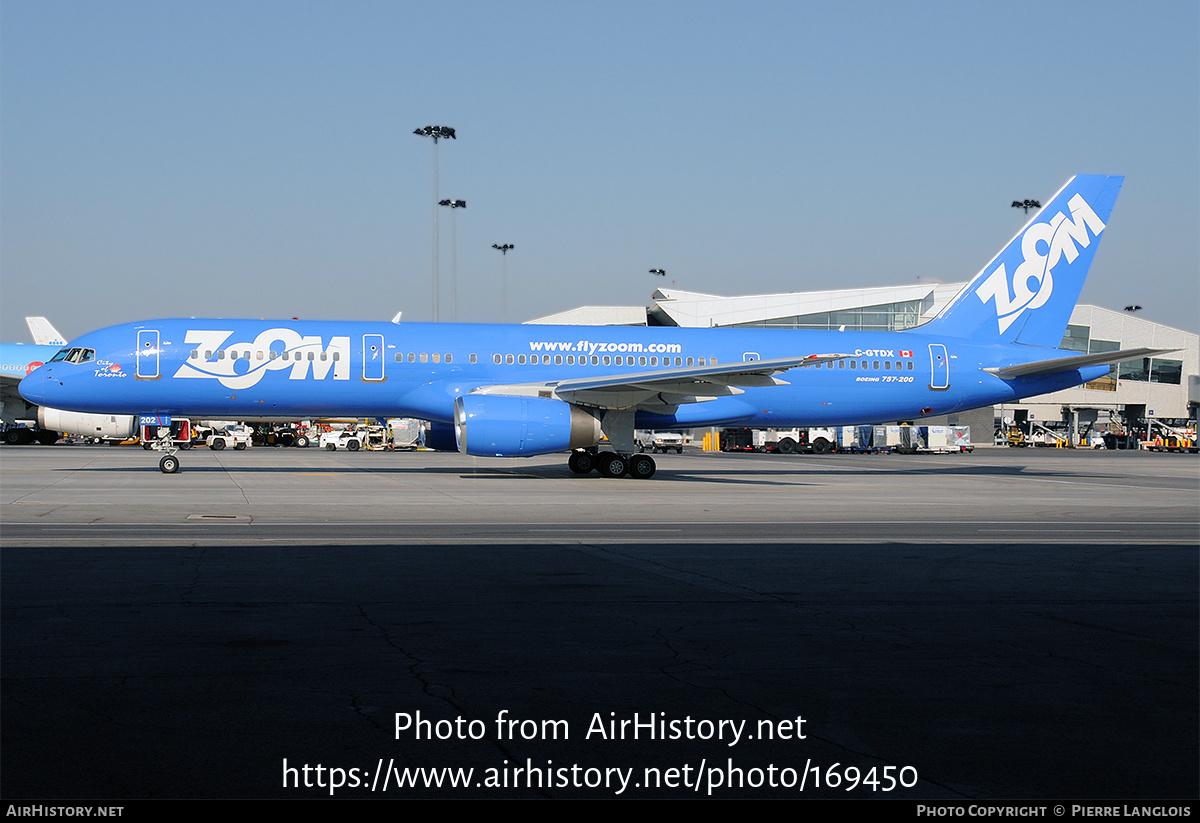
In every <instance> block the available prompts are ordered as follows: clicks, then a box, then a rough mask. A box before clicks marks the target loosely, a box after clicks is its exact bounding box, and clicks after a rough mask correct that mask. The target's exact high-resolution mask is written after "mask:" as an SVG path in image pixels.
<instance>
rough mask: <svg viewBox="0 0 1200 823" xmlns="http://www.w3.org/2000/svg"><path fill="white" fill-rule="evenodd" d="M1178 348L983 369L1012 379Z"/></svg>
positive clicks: (1104, 363)
mask: <svg viewBox="0 0 1200 823" xmlns="http://www.w3.org/2000/svg"><path fill="white" fill-rule="evenodd" d="M1173 351H1179V349H1148V348H1141V349H1122V350H1121V351H1106V352H1096V353H1095V354H1080V355H1076V356H1075V357H1058V358H1055V359H1053V360H1035V361H1034V362H1032V363H1019V364H1017V365H1015V366H1003V367H997V368H991V369H984V371H985V372H987V373H988V374H994V375H996V376H997V377H999V378H1000V379H1001V380H1012V379H1014V378H1017V377H1031V376H1033V375H1036V374H1053V373H1055V372H1062V371H1073V370H1074V369H1082V368H1083V367H1084V366H1112V365H1115V364H1117V363H1124V362H1126V361H1127V360H1140V359H1141V358H1143V357H1155V356H1157V355H1160V354H1166V353H1167V352H1173Z"/></svg>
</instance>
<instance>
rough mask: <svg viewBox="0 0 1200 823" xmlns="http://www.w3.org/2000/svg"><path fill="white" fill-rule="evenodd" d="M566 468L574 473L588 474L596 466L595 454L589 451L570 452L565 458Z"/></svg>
mask: <svg viewBox="0 0 1200 823" xmlns="http://www.w3.org/2000/svg"><path fill="white" fill-rule="evenodd" d="M567 468H569V469H570V470H571V471H573V472H575V474H590V473H591V471H592V469H594V468H597V466H596V455H594V454H592V453H591V452H571V456H570V457H569V458H567Z"/></svg>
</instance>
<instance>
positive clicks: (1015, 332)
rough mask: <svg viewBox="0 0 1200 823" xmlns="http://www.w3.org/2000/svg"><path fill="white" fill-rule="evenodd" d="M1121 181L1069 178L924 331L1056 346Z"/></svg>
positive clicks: (1085, 176)
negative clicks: (1039, 211)
mask: <svg viewBox="0 0 1200 823" xmlns="http://www.w3.org/2000/svg"><path fill="white" fill-rule="evenodd" d="M1123 182H1124V178H1123V177H1119V176H1116V175H1104V174H1082V175H1079V176H1077V177H1072V178H1071V179H1070V180H1068V181H1067V184H1066V185H1065V186H1063V187H1062V188H1061V189H1059V190H1058V193H1057V194H1055V195H1054V197H1052V198H1051V199H1050V200H1048V201H1046V205H1045V207H1044V208H1043V209H1042V211H1041V213H1040V214H1038V215H1036V216H1035V217H1034V218H1033V219H1032V220H1030V221H1029V222H1028V223H1026V224H1025V226H1024V228H1022V229H1021V231H1019V232H1017V236H1016V237H1014V238H1013V239H1012V240H1010V241H1009V242H1008V244H1007V245H1005V247H1004V248H1003V250H1001V252H1000V253H999V254H997V255H996V256H995V257H993V258H992V259H991V261H989V262H988V264H987V265H986V266H984V267H983V268H982V269H981V270H980V271H979V273H978V274H977V275H976V276H975V277H974V278H972V280H971V282H970V283H968V284H967V287H966V288H965V289H963V290H962V291H961V292H959V293H958V295H957V296H956V297H955V298H954V299H953V300H951V301H950V303H949V304H947V305H946V307H945V308H944V309H942V311H941V312H940V313H939V314H938V316H937V317H935V318H934V319H933V320H930V321H929V322H928V323H926V324H925V325H924V326H923V327H922V329H923V331H925V332H927V333H929V334H937V335H949V336H952V337H960V338H970V339H972V340H974V341H975V342H977V343H1022V344H1025V345H1030V346H1044V347H1048V348H1058V346H1059V345H1060V344H1061V343H1062V338H1063V332H1065V331H1066V329H1067V323H1069V322H1070V319H1071V312H1072V311H1074V309H1075V303H1076V301H1077V300H1079V294H1080V292H1081V291H1082V290H1083V281H1084V280H1085V279H1086V278H1087V273H1088V269H1089V268H1090V267H1091V265H1092V259H1093V258H1094V257H1095V256H1096V249H1097V248H1099V245H1100V236H1101V235H1102V234H1103V233H1104V231H1105V226H1106V224H1107V222H1108V219H1109V216H1110V215H1111V214H1112V210H1113V206H1114V205H1115V204H1116V202H1117V195H1118V194H1119V193H1120V191H1121V184H1122V183H1123Z"/></svg>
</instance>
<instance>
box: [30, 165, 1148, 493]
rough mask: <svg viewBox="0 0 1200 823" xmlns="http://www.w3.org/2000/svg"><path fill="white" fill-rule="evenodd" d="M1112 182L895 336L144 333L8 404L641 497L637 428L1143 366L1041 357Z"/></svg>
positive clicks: (1050, 353)
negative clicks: (395, 434) (443, 444)
mask: <svg viewBox="0 0 1200 823" xmlns="http://www.w3.org/2000/svg"><path fill="white" fill-rule="evenodd" d="M1121 182H1122V178H1120V177H1109V176H1103V175H1089V176H1079V177H1075V178H1072V179H1071V180H1070V181H1069V182H1068V183H1067V184H1066V185H1065V186H1064V187H1063V188H1062V190H1060V191H1059V192H1058V194H1056V195H1055V196H1054V197H1053V198H1052V199H1051V200H1050V201H1049V202H1048V203H1047V204H1046V206H1045V208H1043V209H1042V210H1041V212H1039V213H1038V214H1037V215H1035V216H1034V217H1033V219H1031V220H1030V221H1029V222H1028V223H1027V224H1026V225H1025V226H1024V228H1022V229H1021V231H1020V232H1018V234H1017V236H1016V237H1015V238H1013V240H1012V241H1011V242H1010V243H1009V244H1008V245H1007V246H1005V247H1004V249H1003V251H1001V252H1000V253H999V254H998V255H997V256H996V257H995V258H994V259H993V260H992V261H991V262H989V263H988V264H987V265H986V266H985V267H984V268H983V270H982V271H981V272H980V273H979V274H978V275H977V276H976V277H975V278H974V279H973V280H972V281H971V282H970V283H969V284H968V285H967V286H966V287H965V288H964V289H963V291H962V292H961V293H959V294H958V295H957V296H956V297H955V298H954V299H953V300H952V301H951V302H950V303H949V304H948V305H947V306H946V307H945V308H944V309H943V310H942V311H941V312H940V313H939V314H938V315H937V317H935V318H934V319H933V320H931V321H930V322H928V323H926V324H924V325H922V326H919V327H916V328H913V329H908V330H905V331H900V332H855V331H803V330H795V331H787V330H766V329H731V328H719V329H681V328H665V327H664V328H651V327H647V328H634V327H615V326H523V325H522V326H506V325H467V324H423V323H411V324H409V323H406V324H391V323H363V322H353V323H351V322H317V321H312V322H309V321H305V322H299V321H293V322H285V321H270V320H268V321H257V320H186V319H174V320H150V321H146V322H142V323H131V324H126V325H121V326H113V327H111V328H107V329H103V330H101V331H97V332H93V333H91V334H87V335H84V336H83V337H81V338H79V339H78V340H76V341H74V342H73V344H72V346H71V347H70V348H67V349H63V350H62V351H61V352H59V354H58V355H57V356H56V357H55V358H54V359H53V360H51V361H50V362H48V363H47V364H46V365H45V366H43V367H41V368H39V369H37V370H36V371H34V372H33V373H32V374H30V375H29V376H28V377H26V378H25V379H24V380H23V381H22V382H21V387H20V389H21V394H22V395H24V396H25V397H26V398H27V399H28V400H30V401H31V402H34V403H38V404H42V405H48V406H52V407H54V408H59V409H68V410H72V411H77V412H94V413H107V414H114V413H125V414H140V415H146V416H148V417H150V419H151V420H152V421H153V420H162V419H163V418H164V417H166V416H170V415H176V416H181V415H187V416H197V417H211V418H221V419H237V420H250V419H271V418H276V419H299V418H306V417H317V416H338V417H346V416H373V417H375V416H377V417H396V416H405V417H419V418H422V419H425V420H429V421H432V422H433V424H434V425H435V427H440V428H441V429H442V430H443V431H448V424H452V425H453V431H454V441H455V443H456V445H457V447H458V449H459V450H460V451H462V452H463V453H465V454H471V455H479V456H522V455H536V454H546V453H550V452H561V451H568V450H569V451H570V452H571V457H570V460H569V462H568V465H569V466H570V468H571V469H572V470H573V471H575V472H578V473H586V472H589V471H591V470H593V469H595V470H597V471H599V472H600V473H601V474H603V475H606V476H610V477H620V476H622V475H626V474H628V475H629V476H631V477H635V478H646V477H650V476H652V475H653V474H654V471H655V464H654V460H653V459H652V458H650V457H649V456H647V455H644V454H635V453H634V452H635V448H634V435H633V433H634V428H635V427H637V428H647V429H656V428H657V429H665V428H672V429H674V428H694V427H700V426H712V425H735V426H757V427H794V426H833V425H851V424H868V423H885V422H892V421H896V420H915V419H919V418H922V417H929V416H931V415H941V414H946V413H948V412H955V411H961V410H965V409H971V408H976V407H979V406H988V405H994V404H997V403H1006V402H1012V401H1014V400H1019V399H1020V398H1023V397H1029V396H1032V395H1037V394H1043V393H1045V392H1051V391H1056V390H1058V389H1063V388H1067V387H1069V386H1074V385H1078V384H1080V383H1084V382H1087V381H1089V380H1094V379H1096V378H1098V377H1100V376H1102V375H1104V374H1107V373H1108V371H1109V367H1110V365H1112V364H1113V363H1117V362H1121V361H1124V360H1131V359H1135V358H1141V357H1147V356H1150V355H1153V354H1158V353H1161V351H1163V350H1159V349H1148V348H1140V349H1128V350H1123V351H1116V352H1105V353H1102V354H1079V353H1077V352H1072V351H1065V350H1062V349H1060V348H1059V344H1060V343H1061V342H1062V337H1063V333H1064V331H1065V330H1066V326H1067V321H1068V320H1069V318H1070V316H1071V310H1072V309H1073V308H1074V306H1075V302H1076V301H1077V300H1078V298H1079V293H1080V290H1081V289H1082V288H1083V282H1084V277H1085V276H1086V274H1087V271H1088V267H1089V266H1090V265H1091V262H1092V258H1093V256H1094V255H1095V253H1096V247H1097V245H1098V243H1099V239H1100V235H1101V234H1103V232H1104V228H1105V225H1106V223H1107V221H1108V219H1109V215H1110V214H1111V212H1112V208H1113V204H1114V202H1115V201H1116V197H1117V193H1118V191H1119V190H1120V187H1121ZM781 375H786V379H784V378H783V377H781ZM602 436H603V437H607V439H608V443H609V444H610V446H611V449H612V450H611V451H599V449H598V447H599V445H600V443H601V439H602ZM163 447H164V448H167V446H166V444H163ZM160 466H161V468H162V469H163V471H164V472H168V473H171V472H174V471H176V470H177V469H178V466H179V463H178V460H177V459H176V458H175V456H174V454H173V453H170V452H168V454H167V455H165V456H164V457H163V458H162V460H161V463H160Z"/></svg>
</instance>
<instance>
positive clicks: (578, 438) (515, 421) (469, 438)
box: [454, 394, 600, 457]
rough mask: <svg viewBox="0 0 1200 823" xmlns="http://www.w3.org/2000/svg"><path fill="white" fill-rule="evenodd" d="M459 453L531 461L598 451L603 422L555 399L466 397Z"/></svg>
mask: <svg viewBox="0 0 1200 823" xmlns="http://www.w3.org/2000/svg"><path fill="white" fill-rule="evenodd" d="M454 436H455V438H456V439H457V440H458V450H459V451H460V452H462V453H463V454H472V455H475V456H476V457H527V456H529V455H534V454H548V453H550V452H560V451H566V450H567V449H578V448H585V447H587V446H595V445H597V444H598V443H599V442H600V421H599V420H598V419H597V418H596V416H595V415H593V414H592V413H590V412H588V411H586V410H584V409H581V408H579V407H578V406H572V405H571V404H570V403H567V402H565V401H562V400H554V399H551V398H549V397H515V396H512V395H502V394H466V395H462V396H461V397H459V398H458V399H457V400H455V401H454Z"/></svg>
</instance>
